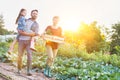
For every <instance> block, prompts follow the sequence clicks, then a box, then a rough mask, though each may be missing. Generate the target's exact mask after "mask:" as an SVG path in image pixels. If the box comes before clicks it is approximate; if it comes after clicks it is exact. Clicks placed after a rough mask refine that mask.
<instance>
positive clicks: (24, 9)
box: [15, 8, 26, 24]
mask: <svg viewBox="0 0 120 80" xmlns="http://www.w3.org/2000/svg"><path fill="white" fill-rule="evenodd" d="M23 11H26V9H23V8H22V9H21V10H20V12H19V14H18V17H17V19H16V22H15V24H17V23H18V19H19V18H20V16H21V12H23Z"/></svg>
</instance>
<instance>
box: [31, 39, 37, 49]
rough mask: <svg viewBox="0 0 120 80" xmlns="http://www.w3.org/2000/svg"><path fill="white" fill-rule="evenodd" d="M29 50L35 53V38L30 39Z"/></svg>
mask: <svg viewBox="0 0 120 80" xmlns="http://www.w3.org/2000/svg"><path fill="white" fill-rule="evenodd" d="M30 49H31V50H33V51H37V50H36V49H35V38H34V37H32V38H31V42H30Z"/></svg>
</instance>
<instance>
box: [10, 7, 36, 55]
mask: <svg viewBox="0 0 120 80" xmlns="http://www.w3.org/2000/svg"><path fill="white" fill-rule="evenodd" d="M26 12H27V11H26V9H21V10H20V12H19V15H18V17H17V19H16V22H15V24H17V25H18V27H17V30H21V31H26V29H27V28H26V27H25V26H26V19H25V16H26ZM29 32H32V30H31V31H29ZM19 36H20V34H19V33H18V35H17V38H16V39H15V40H14V41H13V42H12V44H11V46H10V48H9V50H8V53H9V54H11V52H12V51H13V48H14V45H15V44H16V42H17V41H18V40H19ZM30 48H31V49H32V50H33V51H36V50H35V48H34V38H31V46H30Z"/></svg>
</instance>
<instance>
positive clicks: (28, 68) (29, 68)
mask: <svg viewBox="0 0 120 80" xmlns="http://www.w3.org/2000/svg"><path fill="white" fill-rule="evenodd" d="M27 75H28V76H32V73H31V67H30V66H27Z"/></svg>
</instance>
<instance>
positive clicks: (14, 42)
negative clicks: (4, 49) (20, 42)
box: [8, 39, 17, 54]
mask: <svg viewBox="0 0 120 80" xmlns="http://www.w3.org/2000/svg"><path fill="white" fill-rule="evenodd" d="M16 42H17V39H15V40H14V41H13V42H12V44H11V45H10V48H9V50H8V53H9V54H10V53H11V52H12V51H13V49H14V46H15V44H16Z"/></svg>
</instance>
